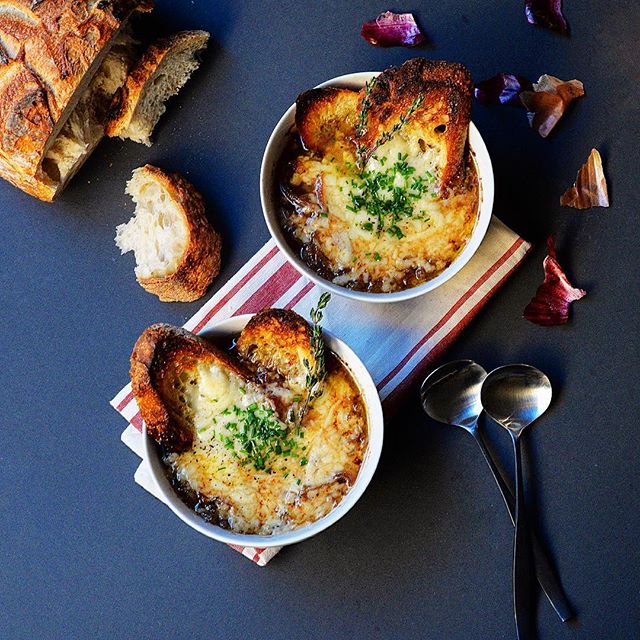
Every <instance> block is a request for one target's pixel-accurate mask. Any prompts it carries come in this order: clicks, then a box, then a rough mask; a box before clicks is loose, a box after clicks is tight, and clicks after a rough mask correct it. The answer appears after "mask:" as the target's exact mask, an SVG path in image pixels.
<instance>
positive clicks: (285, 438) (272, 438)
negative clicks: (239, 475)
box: [219, 402, 298, 471]
mask: <svg viewBox="0 0 640 640" xmlns="http://www.w3.org/2000/svg"><path fill="white" fill-rule="evenodd" d="M231 411H233V413H234V415H235V416H237V421H235V422H228V423H227V424H226V428H227V430H228V431H229V432H230V434H231V435H230V436H225V435H223V434H220V435H219V439H220V441H221V442H223V443H224V446H225V448H226V449H230V450H233V455H234V457H235V458H237V459H238V460H239V461H240V464H242V465H245V464H249V463H250V464H252V465H253V467H254V468H255V469H256V471H264V470H266V471H271V469H270V468H269V464H270V462H271V460H272V458H273V456H274V455H277V456H280V455H283V456H289V455H290V456H292V457H298V453H297V452H296V450H297V449H298V443H297V441H296V438H295V436H293V437H292V435H291V433H290V429H289V427H288V426H287V425H286V424H284V423H283V422H281V421H280V420H279V419H278V417H277V416H276V414H275V411H274V410H273V409H272V408H271V407H269V406H265V405H259V404H257V403H255V402H254V403H253V404H251V405H249V406H248V407H247V408H246V409H241V408H240V407H238V406H234V407H233V408H232V409H231Z"/></svg>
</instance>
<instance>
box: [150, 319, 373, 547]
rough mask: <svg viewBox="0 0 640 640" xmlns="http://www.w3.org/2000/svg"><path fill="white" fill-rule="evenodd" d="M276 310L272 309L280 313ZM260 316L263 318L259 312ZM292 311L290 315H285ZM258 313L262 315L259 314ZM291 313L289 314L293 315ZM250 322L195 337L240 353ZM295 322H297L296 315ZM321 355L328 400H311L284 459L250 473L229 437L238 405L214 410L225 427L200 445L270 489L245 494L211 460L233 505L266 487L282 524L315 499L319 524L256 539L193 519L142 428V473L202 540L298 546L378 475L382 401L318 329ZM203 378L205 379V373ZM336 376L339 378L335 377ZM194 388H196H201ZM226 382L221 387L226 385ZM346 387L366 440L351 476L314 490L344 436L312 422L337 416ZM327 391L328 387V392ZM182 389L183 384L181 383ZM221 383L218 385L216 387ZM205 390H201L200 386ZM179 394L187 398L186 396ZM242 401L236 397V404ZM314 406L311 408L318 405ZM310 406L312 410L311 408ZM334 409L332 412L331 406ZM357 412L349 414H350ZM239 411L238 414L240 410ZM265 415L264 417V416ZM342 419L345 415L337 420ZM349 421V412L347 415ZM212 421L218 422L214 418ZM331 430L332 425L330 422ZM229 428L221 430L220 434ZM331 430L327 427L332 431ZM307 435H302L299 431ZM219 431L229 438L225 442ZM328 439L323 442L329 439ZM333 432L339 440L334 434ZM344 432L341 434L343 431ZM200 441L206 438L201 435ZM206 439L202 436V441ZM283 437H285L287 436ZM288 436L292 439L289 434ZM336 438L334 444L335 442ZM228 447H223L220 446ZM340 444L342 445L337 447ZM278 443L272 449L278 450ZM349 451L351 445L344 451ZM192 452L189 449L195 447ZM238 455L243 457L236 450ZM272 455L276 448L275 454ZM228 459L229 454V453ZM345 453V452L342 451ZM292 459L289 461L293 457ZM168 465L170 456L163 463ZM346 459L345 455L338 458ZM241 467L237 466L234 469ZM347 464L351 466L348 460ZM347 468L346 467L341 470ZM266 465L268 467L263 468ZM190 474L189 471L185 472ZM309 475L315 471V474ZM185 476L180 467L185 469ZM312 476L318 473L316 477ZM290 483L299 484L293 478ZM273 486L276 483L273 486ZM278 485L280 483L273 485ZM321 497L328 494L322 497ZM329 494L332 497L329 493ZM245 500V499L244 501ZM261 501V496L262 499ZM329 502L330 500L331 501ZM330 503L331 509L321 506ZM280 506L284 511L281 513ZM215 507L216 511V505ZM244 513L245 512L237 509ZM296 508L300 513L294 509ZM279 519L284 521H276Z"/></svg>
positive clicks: (237, 478)
mask: <svg viewBox="0 0 640 640" xmlns="http://www.w3.org/2000/svg"><path fill="white" fill-rule="evenodd" d="M279 311H280V310H277V312H279ZM277 312H276V310H274V314H275V317H276V319H277V318H278V313H277ZM261 313H264V312H261ZM288 313H291V312H288ZM258 315H260V314H258ZM294 315H295V314H294ZM252 318H254V314H248V315H241V316H236V317H234V318H230V319H227V320H224V321H222V322H220V323H217V324H216V325H215V326H213V327H212V328H209V329H207V330H205V331H203V332H202V333H201V334H199V337H200V338H204V339H205V340H206V341H207V342H209V343H212V344H214V345H216V346H218V347H220V346H224V348H225V349H227V348H228V349H227V350H229V351H230V352H233V351H234V350H235V349H238V348H239V347H238V345H237V343H238V341H239V336H240V335H241V333H242V332H243V330H244V329H245V327H247V325H248V323H249V322H250V320H251V319H252ZM298 318H299V316H298ZM322 335H323V339H324V344H325V349H326V355H327V365H326V368H327V378H326V382H325V385H324V389H325V390H324V393H323V395H325V396H326V398H324V399H323V397H322V395H321V396H319V397H318V399H316V400H313V402H312V403H311V405H310V408H309V410H308V413H307V415H306V419H305V420H304V422H302V421H301V424H302V425H304V429H305V431H303V432H300V433H298V434H297V435H299V436H301V439H299V440H298V443H297V444H296V445H291V444H289V442H290V441H288V440H284V441H283V444H282V446H283V447H285V446H287V447H290V448H291V449H292V450H293V449H295V451H293V452H292V453H291V454H289V456H288V457H287V456H286V454H287V452H286V451H284V452H281V453H282V455H281V456H279V457H278V456H275V455H272V457H271V459H270V460H269V461H268V462H267V463H266V464H264V462H263V464H262V469H263V471H261V472H256V471H255V469H254V467H253V466H251V464H247V465H246V466H245V463H246V462H248V460H249V459H248V458H247V457H246V454H247V451H246V450H245V449H247V450H248V449H249V447H248V446H247V445H246V440H245V444H243V445H239V444H237V442H238V441H233V436H234V434H237V433H238V429H237V427H236V425H235V423H236V421H239V420H242V419H243V418H242V417H239V418H238V417H236V415H237V414H236V411H235V409H236V407H233V409H234V411H228V410H225V411H222V412H218V423H220V417H221V416H224V415H225V414H227V417H226V418H224V419H226V420H227V423H226V424H225V427H224V428H220V427H215V429H216V430H218V429H219V433H217V434H214V437H213V438H210V440H209V441H206V440H205V443H208V442H210V443H211V444H206V446H211V447H213V446H216V445H217V444H218V440H220V442H221V444H220V445H219V446H220V447H221V448H219V449H218V450H219V451H222V452H223V453H225V447H226V449H231V450H232V452H233V455H234V456H236V458H235V459H231V462H232V464H230V465H229V462H228V460H229V458H227V463H226V464H227V465H228V466H229V467H235V468H236V470H237V471H238V472H239V473H240V474H242V473H243V470H244V471H246V470H249V477H252V476H253V474H255V476H254V481H255V478H256V477H257V478H258V480H257V482H258V483H261V482H265V483H272V484H269V485H264V484H262V485H259V487H260V488H259V489H256V488H255V485H254V486H253V487H250V491H249V494H244V493H242V491H244V487H245V485H244V484H242V481H243V479H245V480H246V477H247V476H246V475H245V476H242V475H236V474H234V473H232V472H231V470H230V469H225V466H224V465H225V463H224V462H222V463H220V462H216V463H215V465H210V466H209V467H207V471H206V474H207V475H208V474H211V475H213V476H214V479H216V478H215V476H216V475H218V476H220V479H221V482H223V483H225V484H223V485H218V487H223V488H224V490H225V491H227V492H231V493H230V494H229V495H234V496H235V495H236V494H235V493H234V492H235V491H239V492H240V493H239V494H237V498H238V503H237V504H239V505H242V504H245V502H243V501H244V500H245V499H250V493H251V491H254V490H255V491H262V489H264V487H265V486H266V487H267V490H266V493H265V494H264V495H267V497H268V496H269V495H270V493H269V491H270V490H271V489H270V487H271V486H276V487H277V491H279V492H280V494H276V495H281V494H282V486H284V487H285V488H286V491H285V493H284V494H282V495H285V496H286V499H285V501H284V503H281V504H280V506H279V508H280V509H284V510H285V513H287V515H286V516H285V519H284V521H285V522H286V518H287V517H288V512H287V510H288V509H291V514H292V518H295V516H296V513H300V511H299V510H300V509H304V508H305V505H307V504H308V505H313V504H314V503H313V500H314V499H315V500H316V501H318V500H320V502H318V504H321V503H322V504H324V506H322V505H321V507H322V509H321V510H320V511H318V512H311V513H320V514H321V517H318V518H317V519H316V518H315V517H313V518H310V519H309V521H308V522H306V521H304V519H303V520H302V521H301V522H302V523H301V524H299V526H298V524H296V526H295V527H294V528H288V527H279V528H275V529H274V530H273V531H269V532H266V533H265V532H264V531H260V532H259V533H253V532H252V533H244V532H240V531H239V530H238V529H236V530H234V528H233V526H230V523H231V525H232V524H233V522H232V518H231V517H229V516H227V517H228V520H227V521H226V522H224V523H223V522H220V521H218V522H216V521H213V520H212V519H211V518H207V517H206V515H207V514H206V513H205V514H204V515H205V517H203V511H202V510H200V512H199V513H198V505H194V501H193V500H189V499H185V494H184V492H183V491H181V490H180V487H179V486H177V485H176V477H177V476H176V474H175V469H176V468H177V465H176V464H175V462H176V459H175V458H173V462H174V464H173V466H171V465H169V464H168V458H167V456H166V452H163V450H162V449H161V448H160V447H159V446H158V444H156V440H154V439H153V438H152V437H151V435H149V433H148V429H147V425H146V424H145V426H144V438H143V443H144V458H145V460H146V462H147V464H148V468H149V470H150V473H151V476H152V477H153V480H154V482H155V483H156V485H157V488H158V492H159V494H160V497H161V498H162V500H163V501H164V502H165V503H166V504H167V505H168V506H169V508H170V509H171V510H172V511H173V512H174V513H175V514H176V515H177V516H178V517H179V518H180V519H181V520H182V521H183V522H185V523H186V524H187V525H189V526H190V527H191V528H193V529H195V530H196V531H198V532H200V533H202V534H203V535H205V536H207V537H209V538H212V539H214V540H218V541H220V542H224V543H227V544H231V545H239V546H251V547H259V548H264V547H279V546H285V545H290V544H294V543H296V542H300V541H302V540H305V539H307V538H310V537H311V536H314V535H316V534H317V533H320V532H321V531H323V530H324V529H326V528H327V527H329V526H331V525H332V524H334V523H335V522H337V521H338V520H339V519H340V518H342V517H343V516H344V515H345V514H346V513H347V512H348V511H349V510H350V509H351V508H352V507H353V506H354V505H355V504H356V502H357V501H358V500H359V499H360V496H362V494H363V493H364V491H365V490H366V488H367V486H368V484H369V482H370V481H371V478H372V477H373V474H374V472H375V470H376V466H377V464H378V460H379V458H380V453H381V450H382V441H383V429H384V426H383V414H382V406H381V403H380V398H379V396H378V392H377V389H376V386H375V384H374V382H373V380H372V378H371V376H370V374H369V373H368V371H367V369H366V368H365V366H364V365H363V364H362V362H361V360H360V359H359V358H358V356H357V355H356V354H355V353H354V352H353V351H352V350H351V349H350V348H349V347H348V346H347V345H346V344H345V343H344V342H342V341H341V340H340V339H339V338H337V337H336V336H334V335H333V334H332V333H330V332H329V331H326V330H323V332H322ZM334 373H335V375H336V376H338V377H337V378H335V380H337V381H336V382H332V380H333V378H331V376H333V375H334ZM206 375H209V373H207V374H206ZM340 376H341V377H340ZM199 384H200V383H199ZM225 384H227V383H225ZM345 384H348V385H352V386H351V387H347V389H351V390H352V393H355V394H356V396H355V397H357V398H358V401H357V404H358V407H360V409H359V411H360V413H358V416H359V419H360V420H361V421H362V423H363V424H366V430H365V431H366V433H365V434H364V439H363V440H362V442H363V443H364V444H363V445H362V449H361V450H358V457H357V460H356V462H357V467H353V465H352V467H351V468H352V469H353V468H355V471H352V473H351V475H350V479H349V480H345V479H340V478H339V476H341V475H345V476H348V475H349V473H348V470H347V473H346V474H342V473H338V474H336V475H335V477H333V478H331V479H330V481H329V482H326V483H325V484H326V485H327V486H329V487H330V488H329V489H326V487H325V486H324V485H322V484H320V483H319V484H318V485H317V486H314V484H313V479H314V478H318V477H324V476H323V475H322V474H325V475H327V473H329V475H330V474H331V469H332V467H329V471H326V470H325V467H326V465H328V464H329V461H333V460H334V459H337V458H334V457H333V453H332V451H334V450H335V448H334V449H333V450H332V446H333V445H332V444H331V443H332V442H334V443H335V442H338V444H337V445H336V447H337V448H338V449H339V448H340V444H339V438H340V437H343V435H344V434H343V432H339V430H338V432H327V431H326V430H325V431H322V429H326V427H322V428H320V429H319V430H314V428H315V427H314V424H316V423H318V424H319V423H320V421H322V422H323V423H325V422H326V418H327V416H329V415H330V414H331V413H332V412H333V411H335V412H336V413H338V412H339V411H343V409H342V408H341V407H342V405H340V404H338V405H332V404H331V403H332V402H333V399H334V398H335V397H339V396H334V395H333V394H334V393H338V392H337V391H335V390H336V389H338V390H339V389H342V388H343V387H341V386H339V385H343V386H344V385H345ZM332 385H333V386H332ZM187 386H188V385H187ZM246 387H247V388H246V389H243V388H242V387H241V392H242V393H251V389H250V388H249V385H246ZM219 388H220V385H219V384H218V389H219ZM203 389H204V387H203ZM185 393H188V391H187V392H185ZM198 393H200V394H201V395H202V394H205V395H206V389H205V390H204V391H198ZM205 399H206V400H207V401H211V402H217V401H218V398H212V397H209V398H204V396H202V398H201V401H204V400H205ZM241 401H242V399H241ZM220 402H226V397H223V398H222V399H220ZM248 402H252V400H248V401H247V402H245V404H247V403H248ZM316 403H317V404H316ZM355 404H356V403H354V402H352V401H351V400H350V401H349V406H355ZM327 406H329V410H328V411H327V410H326V407H327ZM314 407H315V408H314ZM336 407H338V408H336ZM248 410H249V411H254V414H257V413H258V411H259V410H256V409H255V404H252V405H250V406H249V407H248ZM314 411H315V412H316V413H317V415H318V419H317V420H316V418H314V417H313V412H314ZM353 411H355V409H354V410H353ZM237 413H240V412H239V411H238V412H237ZM263 415H264V414H263ZM340 415H343V414H340ZM349 415H351V414H349ZM231 419H232V420H233V421H234V422H233V423H229V422H228V420H231ZM213 422H214V423H215V422H216V420H215V419H214V420H213ZM330 424H331V425H333V424H334V423H333V422H331V423H330ZM193 426H194V427H197V426H198V425H197V424H196V421H195V419H194V424H193ZM207 428H208V426H207V425H205V427H204V429H199V428H197V429H196V430H197V431H201V430H206V429H207ZM225 428H228V430H227V431H225V430H224V429H225ZM243 428H244V430H245V432H247V427H243ZM330 428H333V426H331V427H330ZM305 432H306V433H305ZM223 433H224V434H225V435H226V436H228V435H230V436H231V439H229V437H225V436H223ZM327 433H328V434H329V436H327ZM336 433H338V435H337V436H336ZM344 433H347V431H345V432H344ZM199 435H200V434H197V435H196V434H195V433H194V439H196V438H199ZM205 436H206V433H205ZM203 437H204V436H203ZM288 437H289V436H287V438H288ZM291 437H293V436H291ZM336 437H337V438H338V441H336V440H335V439H334V438H336ZM225 443H226V444H225ZM343 444H344V443H343ZM279 446H280V445H279V444H277V445H276V447H279ZM349 447H351V445H349ZM349 447H347V449H348V450H349V451H352V448H349ZM194 449H195V445H194ZM203 450H204V449H202V448H201V449H200V450H199V453H198V455H201V454H202V451H203ZM241 450H242V453H240V451H241ZM235 452H238V454H239V455H240V460H238V458H237V455H236V453H235ZM278 452H280V449H279V448H278ZM227 453H228V451H227ZM343 453H344V452H343ZM185 455H187V456H188V455H191V453H190V452H187V454H185ZM292 456H293V457H292ZM169 459H171V457H170V458H169ZM343 459H344V456H343ZM238 461H240V462H241V464H240V465H239V464H237V462H238ZM253 462H255V460H254V459H251V463H253ZM192 463H193V458H191V459H188V464H192ZM349 464H351V461H350V462H349ZM347 466H348V465H347ZM265 467H266V469H265ZM187 468H188V467H187ZM314 469H319V470H318V471H317V472H316V471H315V470H314ZM183 472H184V469H183ZM314 473H317V474H319V475H315V476H314ZM296 477H297V478H298V479H296ZM334 481H338V482H341V483H344V484H343V485H342V486H341V487H338V485H335V486H334V485H333V484H332V483H334ZM234 482H235V483H237V484H236V485H235V486H234ZM273 483H275V485H273ZM278 483H279V484H278ZM336 487H338V490H339V491H340V493H339V494H336V493H335V489H336ZM323 491H326V492H325V493H323ZM332 491H334V493H331V492H332ZM248 495H249V498H247V496H248ZM260 495H261V496H262V495H263V494H262V493H261V494H260ZM335 495H337V496H338V497H337V498H336V499H333V498H332V496H335ZM332 500H333V501H332ZM329 502H330V504H329V506H327V504H328V503H329ZM260 504H262V497H261V498H260ZM283 504H284V507H283ZM218 506H219V505H218ZM243 508H244V507H243ZM296 510H298V511H296ZM240 511H241V509H238V513H240ZM280 521H282V518H280Z"/></svg>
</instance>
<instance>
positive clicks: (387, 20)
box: [360, 11, 425, 47]
mask: <svg viewBox="0 0 640 640" xmlns="http://www.w3.org/2000/svg"><path fill="white" fill-rule="evenodd" d="M360 35H361V36H362V37H363V38H364V39H365V40H366V41H367V42H368V43H369V44H372V45H374V46H376V47H414V46H415V45H417V44H420V43H421V42H424V41H425V37H424V35H423V34H422V31H420V27H419V26H418V25H417V24H416V21H415V18H414V17H413V14H412V13H393V11H386V12H385V13H381V14H380V15H379V16H378V17H377V18H376V19H375V20H371V21H369V22H365V23H364V24H363V25H362V30H361V31H360Z"/></svg>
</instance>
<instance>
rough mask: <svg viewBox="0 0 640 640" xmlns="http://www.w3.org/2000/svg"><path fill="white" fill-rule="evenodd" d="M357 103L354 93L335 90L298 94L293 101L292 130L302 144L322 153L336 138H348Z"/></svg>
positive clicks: (311, 90)
mask: <svg viewBox="0 0 640 640" xmlns="http://www.w3.org/2000/svg"><path fill="white" fill-rule="evenodd" d="M359 100H360V98H359V93H358V92H357V91H352V90H351V89H338V88H335V87H329V88H325V89H310V90H309V91H305V92H304V93H301V94H300V95H299V96H298V98H297V100H296V127H297V129H298V133H299V134H300V138H301V140H302V144H304V146H305V147H306V148H307V149H309V150H310V151H317V152H318V153H326V152H327V151H328V149H329V147H330V146H331V145H332V144H333V143H334V142H335V140H336V136H337V135H342V136H343V137H348V136H352V135H353V133H354V126H355V120H356V117H357V111H358V103H359Z"/></svg>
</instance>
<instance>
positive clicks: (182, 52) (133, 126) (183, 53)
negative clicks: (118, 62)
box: [107, 31, 209, 146]
mask: <svg viewBox="0 0 640 640" xmlns="http://www.w3.org/2000/svg"><path fill="white" fill-rule="evenodd" d="M208 42H209V34H208V33H207V32H206V31H181V32H180V33H176V34H174V35H172V36H170V37H168V38H162V39H161V40H158V41H157V42H155V43H154V44H152V45H151V46H150V47H149V49H148V50H147V51H146V53H145V54H144V55H143V56H142V58H141V59H140V61H139V62H138V63H137V65H136V66H135V67H134V68H133V70H132V71H131V73H130V74H129V77H128V78H127V81H126V83H125V84H124V86H123V87H122V88H121V89H120V90H119V91H118V92H117V93H116V95H115V96H114V98H113V103H112V105H111V113H110V119H109V122H108V123H107V135H108V136H110V137H119V138H127V139H129V140H133V141H134V142H140V143H142V144H146V145H147V146H151V134H152V133H153V130H154V129H155V127H156V124H157V123H158V121H159V120H160V118H161V116H162V114H163V113H164V112H165V110H166V106H165V102H166V101H167V100H168V99H169V98H170V97H171V96H174V95H176V94H177V93H178V92H179V91H180V89H182V87H183V86H184V85H185V84H186V82H187V80H188V79H189V78H190V77H191V74H192V73H193V72H194V71H195V70H196V69H197V68H198V67H199V66H200V60H199V54H200V53H201V52H202V51H203V50H204V49H205V48H206V46H207V44H208Z"/></svg>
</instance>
